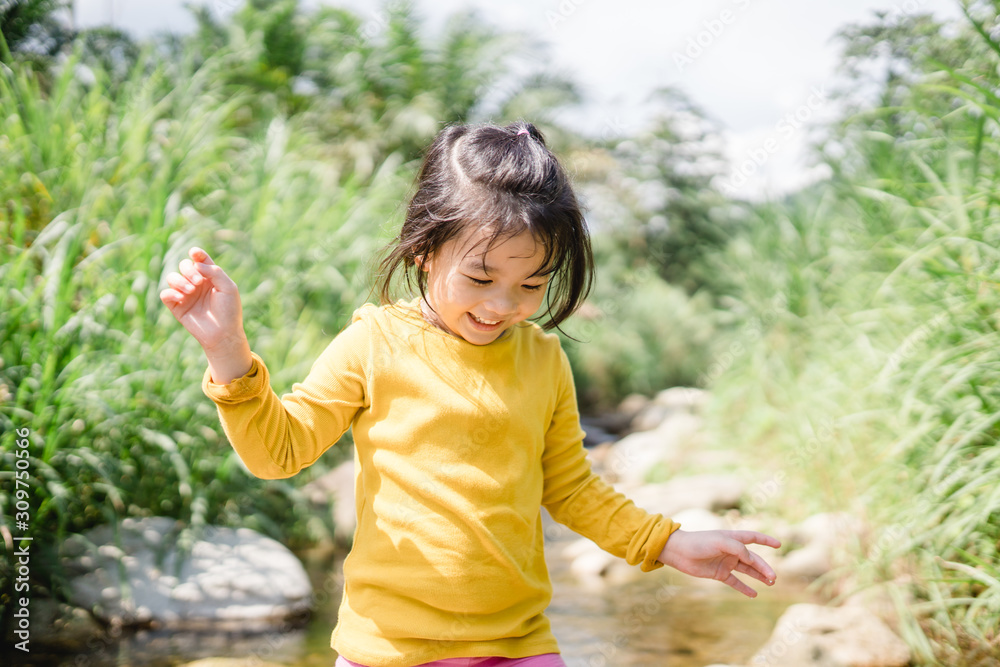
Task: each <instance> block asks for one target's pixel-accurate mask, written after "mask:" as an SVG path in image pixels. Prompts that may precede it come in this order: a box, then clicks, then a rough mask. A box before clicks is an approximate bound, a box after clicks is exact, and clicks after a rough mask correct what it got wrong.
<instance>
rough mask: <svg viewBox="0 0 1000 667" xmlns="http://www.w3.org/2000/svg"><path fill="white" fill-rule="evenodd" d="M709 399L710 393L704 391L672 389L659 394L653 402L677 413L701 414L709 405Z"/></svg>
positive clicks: (692, 388) (691, 388) (683, 388)
mask: <svg viewBox="0 0 1000 667" xmlns="http://www.w3.org/2000/svg"><path fill="white" fill-rule="evenodd" d="M708 399H709V393H708V392H707V391H705V390H704V389H696V388H694V387H670V388H669V389H664V390H663V391H661V392H660V393H658V394H657V395H656V397H655V398H654V399H653V402H654V403H657V404H658V405H662V406H663V407H665V408H669V409H671V410H673V411H675V412H690V413H691V414H700V413H701V411H702V410H704V409H705V406H706V405H707V404H708Z"/></svg>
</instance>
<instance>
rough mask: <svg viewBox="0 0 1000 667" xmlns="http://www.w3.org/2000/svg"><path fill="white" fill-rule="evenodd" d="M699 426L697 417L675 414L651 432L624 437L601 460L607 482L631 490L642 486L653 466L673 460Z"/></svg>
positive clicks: (699, 421)
mask: <svg viewBox="0 0 1000 667" xmlns="http://www.w3.org/2000/svg"><path fill="white" fill-rule="evenodd" d="M701 426H702V421H701V419H700V418H699V417H696V416H694V415H690V414H686V413H678V414H675V415H673V416H671V417H670V418H668V419H666V420H665V421H664V422H663V423H662V424H660V425H659V426H658V427H657V428H656V429H654V430H652V431H639V432H636V433H632V434H629V435H627V436H625V437H624V438H622V439H621V440H619V441H618V442H616V443H615V444H614V445H612V449H611V451H610V452H609V453H608V454H607V456H606V457H605V459H604V467H605V470H606V471H607V473H608V475H609V478H611V479H612V480H613V481H615V482H620V483H622V484H624V485H625V486H627V487H631V488H634V487H637V486H639V485H641V484H643V483H644V482H645V481H646V478H647V477H648V475H649V472H650V470H651V469H652V468H653V467H655V466H656V465H657V464H660V463H664V462H669V461H671V460H675V459H677V458H678V457H679V456H680V454H682V453H683V451H684V450H685V448H686V447H687V446H688V445H689V444H690V441H691V440H692V439H693V438H694V437H695V436H696V435H697V434H698V433H699V432H700V431H701Z"/></svg>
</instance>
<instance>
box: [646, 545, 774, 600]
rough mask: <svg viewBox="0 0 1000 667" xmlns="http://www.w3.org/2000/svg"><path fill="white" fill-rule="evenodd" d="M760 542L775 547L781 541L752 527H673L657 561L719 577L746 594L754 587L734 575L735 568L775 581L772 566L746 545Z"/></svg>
mask: <svg viewBox="0 0 1000 667" xmlns="http://www.w3.org/2000/svg"><path fill="white" fill-rule="evenodd" d="M747 544H762V545H764V546H768V547H774V548H778V547H780V546H781V542H779V541H778V540H776V539H775V538H773V537H771V536H770V535H765V534H763V533H758V532H757V531H754V530H704V531H693V532H687V531H683V530H676V531H674V533H673V534H672V535H671V536H670V538H669V539H668V540H667V546H666V547H664V548H663V552H662V553H661V554H660V558H659V560H660V562H661V563H663V564H664V565H669V566H671V567H673V568H675V569H677V570H679V571H681V572H683V573H684V574H690V575H691V576H694V577H702V578H704V579H718V580H719V581H721V582H722V583H724V584H726V585H728V586H732V587H733V588H735V589H736V590H738V591H739V592H740V593H743V594H744V595H746V596H747V597H751V598H754V597H757V591H755V590H754V589H752V588H750V587H749V586H747V585H746V584H745V583H743V582H742V581H740V580H739V579H737V578H736V575H735V574H734V573H735V572H740V573H742V574H746V575H749V576H751V577H753V578H754V579H757V580H759V581H762V582H764V583H765V584H767V585H768V586H771V585H773V584H774V580H775V578H776V576H775V574H774V570H772V569H771V566H770V565H768V564H767V563H766V562H765V561H764V559H763V558H761V557H760V556H758V555H757V554H755V553H753V552H752V551H750V550H749V549H747V548H746V545H747Z"/></svg>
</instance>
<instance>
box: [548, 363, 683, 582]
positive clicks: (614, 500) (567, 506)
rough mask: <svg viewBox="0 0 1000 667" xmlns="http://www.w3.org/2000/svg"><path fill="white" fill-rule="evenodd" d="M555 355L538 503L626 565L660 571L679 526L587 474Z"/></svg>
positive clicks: (568, 382) (566, 381)
mask: <svg viewBox="0 0 1000 667" xmlns="http://www.w3.org/2000/svg"><path fill="white" fill-rule="evenodd" d="M559 352H560V357H561V362H562V363H561V368H560V373H559V377H558V380H557V382H558V386H559V391H558V394H557V403H556V409H555V412H554V414H553V416H552V423H551V425H550V426H549V429H548V431H547V433H546V435H545V453H544V454H543V455H542V467H543V470H544V480H545V481H544V489H543V492H542V504H543V505H544V506H545V508H546V509H547V510H548V511H549V513H550V514H551V515H552V518H553V519H555V520H556V521H558V522H559V523H561V524H564V525H565V526H567V527H569V528H571V529H572V530H573V531H575V532H577V533H579V534H580V535H583V536H584V537H587V538H589V539H591V540H593V541H594V542H595V543H596V544H597V546H599V547H601V548H602V549H604V550H605V551H607V552H608V553H611V554H613V555H615V556H618V557H619V558H624V559H625V560H626V562H627V563H628V564H629V565H639V566H640V569H641V570H642V571H643V572H649V571H651V570H655V569H658V568H661V567H663V563H661V562H660V561H659V560H657V558H658V557H659V555H660V553H662V552H663V548H664V547H665V546H666V544H667V539H668V538H669V537H670V535H671V534H673V532H674V531H675V530H677V529H678V528H680V524H678V523H675V522H673V521H671V520H670V519H665V518H664V517H663V515H662V514H650V513H649V512H646V511H645V510H644V509H642V508H640V507H638V506H636V505H635V503H634V502H633V501H631V500H629V499H628V498H626V497H625V496H624V495H623V494H621V493H619V492H618V491H615V489H614V488H613V487H612V486H610V485H609V484H608V483H607V482H605V481H604V480H603V479H601V478H600V476H598V475H597V474H596V473H594V472H593V471H592V470H591V468H590V463H589V461H588V460H587V453H586V450H585V449H584V447H583V437H584V435H585V433H584V432H583V431H582V430H581V428H580V415H579V411H578V409H577V404H576V388H575V386H574V385H573V374H572V370H571V368H570V365H569V359H568V358H567V357H566V353H565V352H564V351H563V350H562V349H561V348H560V350H559Z"/></svg>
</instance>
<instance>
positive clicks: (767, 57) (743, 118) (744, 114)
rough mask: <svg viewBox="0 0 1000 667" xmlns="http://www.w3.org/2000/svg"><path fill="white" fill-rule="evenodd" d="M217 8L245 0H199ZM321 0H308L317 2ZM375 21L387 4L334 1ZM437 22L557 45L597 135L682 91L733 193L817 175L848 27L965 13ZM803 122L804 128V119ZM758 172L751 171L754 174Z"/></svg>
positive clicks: (161, 8) (126, 19) (567, 9)
mask: <svg viewBox="0 0 1000 667" xmlns="http://www.w3.org/2000/svg"><path fill="white" fill-rule="evenodd" d="M191 1H192V2H194V3H195V4H203V5H207V6H209V7H211V8H212V9H213V11H215V12H216V13H218V14H219V15H220V16H224V15H226V14H228V13H229V12H230V11H232V7H233V6H235V5H237V4H239V0H191ZM321 1H322V0H303V1H302V5H303V6H305V7H310V6H314V5H317V4H319V3H320V2H321ZM183 3H184V0H158V2H155V3H152V2H140V1H139V0H76V2H75V4H76V19H77V22H78V25H79V26H81V27H82V26H91V25H97V24H102V23H109V22H112V21H113V22H114V24H115V25H116V26H117V27H119V28H123V29H126V30H129V31H130V32H133V33H135V34H136V35H137V36H140V37H141V36H146V35H149V34H151V33H152V32H154V31H158V30H173V31H187V30H190V29H191V28H192V27H193V21H191V19H190V18H189V13H188V12H187V10H186V9H184V7H183ZM326 4H340V5H345V6H348V7H351V8H352V9H354V10H356V11H358V12H359V13H360V14H362V15H367V16H369V17H370V20H372V21H375V22H378V21H379V20H380V17H381V16H382V15H383V14H382V13H381V10H380V8H381V7H383V6H384V3H383V2H378V1H373V0H344V1H343V2H328V3H326ZM416 5H417V7H418V9H419V12H420V13H421V14H422V15H423V16H424V17H425V18H426V20H427V24H428V26H429V27H430V28H431V29H434V27H435V26H436V25H439V24H440V22H441V20H442V18H443V17H445V16H447V15H448V14H450V13H452V12H455V11H457V10H460V9H463V8H467V7H475V8H477V9H478V10H479V11H480V12H481V14H482V15H483V17H484V18H486V19H487V20H488V21H490V22H491V23H494V24H495V25H497V26H498V27H501V28H515V29H520V30H532V31H534V32H535V33H536V34H537V35H538V36H539V37H540V38H542V39H543V40H545V41H546V42H548V43H550V44H551V56H552V64H553V65H554V66H555V67H557V68H559V69H560V70H561V71H563V72H564V73H566V74H567V75H569V76H571V77H572V78H573V79H574V80H575V81H577V82H578V83H579V84H580V85H581V87H582V89H583V91H584V93H585V95H586V96H587V99H588V103H587V104H586V106H585V107H584V108H583V109H581V110H579V111H577V112H574V113H572V114H568V115H567V116H565V117H564V120H565V122H567V123H568V124H570V125H572V126H574V127H576V128H577V129H580V130H582V131H585V132H590V133H594V134H598V133H608V132H621V133H622V134H628V133H630V132H631V131H634V130H637V129H639V128H640V127H641V125H642V123H643V120H644V119H645V118H646V117H647V115H648V113H649V111H650V109H651V107H650V105H647V104H644V101H645V100H646V99H647V97H648V95H649V93H650V91H652V90H654V89H656V88H659V87H662V86H676V87H679V88H681V89H682V90H684V91H685V92H686V93H687V94H688V95H689V97H691V99H693V100H694V102H695V103H696V104H697V105H698V106H700V107H701V108H702V109H704V110H705V111H706V112H707V113H708V114H709V115H710V116H711V117H712V118H714V119H715V120H716V121H717V122H718V123H719V124H720V126H721V127H722V128H723V129H724V135H723V136H724V139H725V142H724V145H725V150H726V153H727V155H728V157H729V159H730V162H731V163H732V165H733V172H732V173H731V174H730V175H729V177H728V178H727V179H724V183H723V185H724V186H726V187H727V188H728V189H730V190H731V191H732V194H734V195H736V196H744V197H753V198H759V197H762V196H767V195H774V194H780V193H782V192H786V191H788V190H790V189H794V188H795V187H796V186H798V185H801V184H802V183H804V182H806V181H808V180H810V179H812V178H815V177H817V176H818V175H821V174H816V173H810V171H809V170H808V169H806V168H805V161H804V158H803V150H802V147H803V145H804V142H805V140H806V138H807V131H806V129H804V128H805V126H806V124H808V123H809V122H812V121H815V120H817V119H820V120H821V119H822V118H824V117H828V116H830V115H832V114H834V113H835V109H834V108H833V105H832V104H829V103H827V102H826V100H825V97H824V96H825V95H826V94H828V93H829V92H830V90H831V89H832V87H833V85H834V83H835V73H834V70H835V67H836V64H837V59H838V45H837V43H836V42H835V41H834V40H833V36H834V34H835V33H836V31H837V30H839V29H840V28H841V27H843V26H845V25H847V24H849V23H855V22H865V21H869V20H870V19H871V18H872V17H873V15H874V11H876V10H882V11H887V12H893V13H915V12H931V13H933V14H935V15H936V16H938V17H941V18H958V17H959V16H960V15H961V14H960V10H959V5H958V2H957V0H827V1H816V0H702V1H701V2H697V3H695V2H686V3H681V2H663V1H662V0H660V1H657V0H504V1H503V2H487V1H486V0H416ZM798 121H803V123H802V125H801V127H799V122H798ZM750 172H753V173H750Z"/></svg>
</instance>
